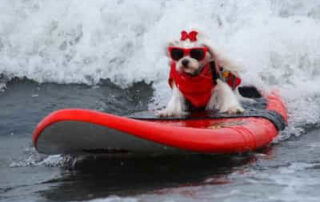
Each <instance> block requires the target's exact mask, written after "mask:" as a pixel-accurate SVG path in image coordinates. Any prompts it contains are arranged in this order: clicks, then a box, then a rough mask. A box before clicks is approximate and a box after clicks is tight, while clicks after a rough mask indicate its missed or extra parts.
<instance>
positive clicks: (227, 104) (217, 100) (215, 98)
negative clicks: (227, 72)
mask: <svg viewBox="0 0 320 202" xmlns="http://www.w3.org/2000/svg"><path fill="white" fill-rule="evenodd" d="M213 109H218V110H219V112H221V113H228V114H233V113H242V112H244V109H243V108H242V106H241V104H240V102H239V100H238V99H237V96H236V94H235V93H234V91H233V90H232V89H231V88H230V86H229V85H228V84H227V83H225V82H223V81H221V80H220V79H217V85H216V86H215V88H214V89H213V90H212V95H211V98H210V100H209V102H208V104H207V106H206V110H213Z"/></svg>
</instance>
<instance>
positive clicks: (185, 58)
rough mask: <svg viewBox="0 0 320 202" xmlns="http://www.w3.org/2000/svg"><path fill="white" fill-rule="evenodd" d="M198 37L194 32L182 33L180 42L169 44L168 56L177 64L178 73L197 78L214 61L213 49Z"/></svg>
mask: <svg viewBox="0 0 320 202" xmlns="http://www.w3.org/2000/svg"><path fill="white" fill-rule="evenodd" d="M198 35H199V33H198V32H197V31H194V30H192V31H191V32H189V33H188V32H186V31H182V32H181V38H180V40H175V41H172V42H169V43H168V47H167V53H168V56H169V57H170V59H171V60H173V61H175V62H176V68H177V71H178V72H180V73H182V72H185V73H187V74H189V75H191V76H196V75H198V74H200V73H201V71H202V69H203V67H204V66H205V65H206V64H207V63H208V62H210V61H211V60H213V57H214V56H213V53H212V51H211V48H210V47H209V46H208V44H206V43H205V41H204V40H202V38H201V37H199V36H198Z"/></svg>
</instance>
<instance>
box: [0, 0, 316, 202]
mask: <svg viewBox="0 0 320 202" xmlns="http://www.w3.org/2000/svg"><path fill="white" fill-rule="evenodd" d="M0 11H1V12H0V200H2V201H77V200H92V201H112V202H113V201H170V202H171V201H215V200H216V201H218V200H219V201H319V199H320V194H319V193H318V189H319V188H320V170H319V168H320V166H319V165H320V164H319V162H320V161H319V151H320V150H319V147H320V143H318V142H319V140H320V130H319V126H320V119H319V118H320V51H319V47H320V26H319V25H320V14H319V13H320V1H319V0H308V1H303V0H281V1H280V0H261V1H254V0H241V1H236V0H216V1H207V0H199V1H191V0H157V1H156V0H153V1H149V0H109V1H103V0H91V1H76V0H69V1H62V0H45V1H44V0H3V1H1V2H0ZM192 27H196V28H200V29H201V30H203V31H205V32H206V34H207V35H208V36H209V38H211V40H213V41H214V42H215V44H216V46H217V48H219V49H220V50H221V51H223V52H224V53H225V54H226V55H228V56H229V58H232V59H233V60H234V61H236V62H237V63H239V64H241V65H242V66H243V71H242V72H241V77H242V80H243V82H244V84H252V85H256V86H258V87H259V88H260V89H262V90H263V91H270V90H271V89H275V88H276V89H278V91H279V92H280V93H281V94H282V96H283V97H284V100H285V102H286V104H287V107H288V112H289V124H288V127H287V129H286V130H285V131H283V132H282V133H281V134H280V135H279V138H277V139H276V140H275V141H274V144H273V145H271V146H270V147H268V148H265V149H264V150H261V151H257V152H253V153H249V154H235V155H226V156H203V155H191V156H184V157H174V156H173V157H158V158H152V159H150V158H129V159H127V158H123V159H109V158H96V157H93V156H90V157H76V158H75V157H70V156H59V155H58V156H46V155H42V154H39V153H37V152H36V151H35V150H34V148H33V146H32V143H31V134H32V131H33V129H34V127H35V125H36V124H37V123H38V122H39V121H40V120H41V119H42V118H43V117H44V116H45V115H47V114H48V113H50V112H52V111H54V110H57V109H61V108H67V107H80V108H89V109H95V110H100V111H106V112H110V113H115V114H120V115H124V114H128V113H131V112H135V111H141V110H147V109H153V108H157V107H159V106H164V105H165V104H166V102H167V101H168V99H169V96H170V89H169V88H168V85H167V77H168V73H169V67H168V58H167V57H166V56H165V47H166V43H167V42H168V41H170V40H172V39H177V38H178V37H179V33H180V31H181V30H183V29H190V28H192Z"/></svg>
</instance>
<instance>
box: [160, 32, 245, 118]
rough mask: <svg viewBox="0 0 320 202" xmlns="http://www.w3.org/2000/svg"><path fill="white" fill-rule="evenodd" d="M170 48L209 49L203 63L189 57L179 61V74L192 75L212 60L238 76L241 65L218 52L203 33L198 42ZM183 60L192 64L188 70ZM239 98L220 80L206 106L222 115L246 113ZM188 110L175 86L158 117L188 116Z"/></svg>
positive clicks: (179, 44) (175, 43) (182, 42)
mask: <svg viewBox="0 0 320 202" xmlns="http://www.w3.org/2000/svg"><path fill="white" fill-rule="evenodd" d="M168 46H176V47H182V48H192V47H203V46H206V47H208V49H209V54H207V57H206V58H205V59H204V60H203V61H197V60H195V59H193V58H191V57H189V56H185V57H183V58H181V59H180V60H179V61H177V65H176V68H177V71H178V72H181V71H185V72H186V73H190V74H192V73H194V72H196V70H197V69H198V68H200V67H202V66H203V65H204V64H206V63H207V62H209V61H210V60H215V62H216V63H217V64H218V65H220V66H223V67H224V68H225V69H227V70H229V71H231V72H232V73H233V74H234V75H236V76H238V71H239V70H240V65H237V64H236V63H234V62H231V60H229V59H228V58H227V57H226V56H225V55H224V54H222V51H218V48H216V46H214V45H213V43H212V42H211V41H210V40H208V38H207V37H205V35H204V34H203V33H199V34H198V40H197V41H196V42H190V41H189V40H186V41H173V42H170V43H169V44H168ZM183 59H188V60H189V62H190V63H189V65H188V67H187V68H185V67H183V65H182V63H181V61H182V60H183ZM238 98H239V99H240V96H239V93H237V90H235V91H233V90H232V89H231V88H230V86H229V85H228V84H227V83H225V82H223V81H222V80H220V79H218V80H217V85H216V86H215V88H214V89H212V95H211V98H210V100H209V102H208V104H207V106H206V110H214V109H216V110H218V111H219V112H222V113H242V112H244V109H243V108H242V106H241V104H240V101H239V99H238ZM186 109H187V106H186V105H185V98H184V96H183V94H182V93H181V92H180V90H179V89H178V88H177V87H176V86H175V85H173V88H172V97H171V98H170V100H169V103H168V104H167V106H166V108H165V109H163V110H161V111H159V112H158V115H159V116H164V117H168V116H180V115H186V114H187V112H186Z"/></svg>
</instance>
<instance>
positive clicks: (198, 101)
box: [169, 61, 241, 108]
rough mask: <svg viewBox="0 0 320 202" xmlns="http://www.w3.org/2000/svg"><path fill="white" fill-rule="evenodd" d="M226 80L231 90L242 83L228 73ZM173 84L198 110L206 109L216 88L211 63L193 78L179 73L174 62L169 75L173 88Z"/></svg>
mask: <svg viewBox="0 0 320 202" xmlns="http://www.w3.org/2000/svg"><path fill="white" fill-rule="evenodd" d="M224 79H225V81H226V82H227V83H228V84H229V86H230V87H231V88H235V87H237V86H238V85H239V84H240V83H241V79H240V78H238V77H236V76H234V75H233V74H231V73H228V76H227V77H226V78H224ZM173 82H174V83H175V85H176V86H177V88H178V89H179V90H180V92H181V93H182V94H183V96H184V97H185V98H186V99H187V100H188V101H189V102H190V103H191V104H192V105H193V106H194V107H196V108H199V107H205V106H206V105H207V104H208V102H209V100H210V97H211V94H212V89H213V88H214V87H215V81H214V78H213V74H212V71H211V67H210V63H208V64H206V65H205V66H204V67H203V69H202V71H201V73H200V74H198V75H196V76H191V75H189V74H187V73H185V72H181V73H180V72H178V71H177V69H176V62H174V61H172V62H171V69H170V75H169V85H170V87H171V88H172V85H173Z"/></svg>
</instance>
